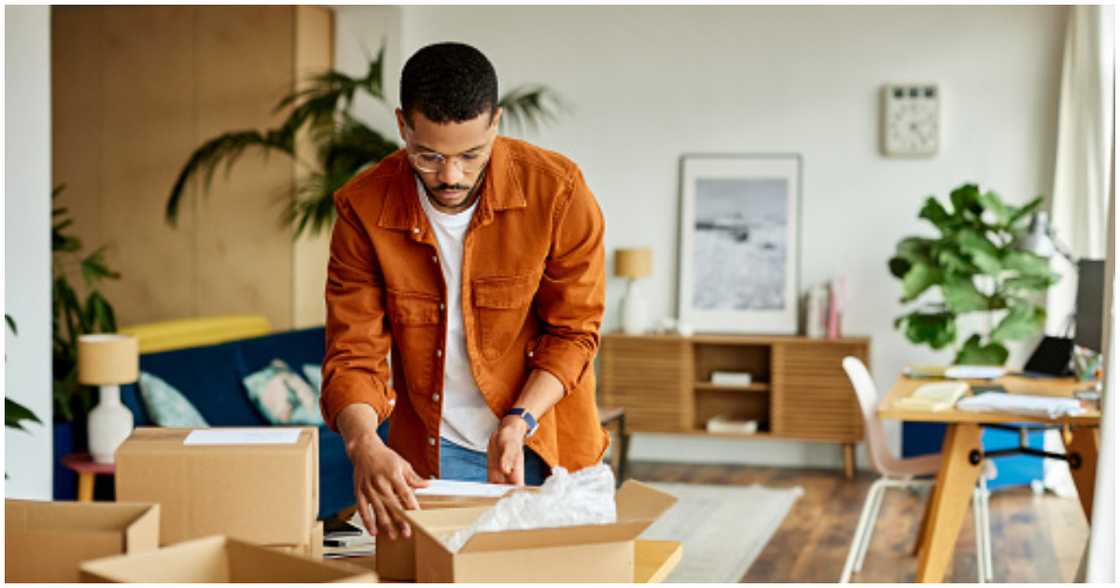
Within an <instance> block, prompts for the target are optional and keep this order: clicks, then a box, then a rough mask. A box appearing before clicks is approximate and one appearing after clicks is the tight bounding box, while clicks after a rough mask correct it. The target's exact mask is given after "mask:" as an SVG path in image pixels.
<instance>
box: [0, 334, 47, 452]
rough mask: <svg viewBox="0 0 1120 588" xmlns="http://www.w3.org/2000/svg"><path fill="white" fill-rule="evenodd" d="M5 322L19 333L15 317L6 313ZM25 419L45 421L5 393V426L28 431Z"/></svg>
mask: <svg viewBox="0 0 1120 588" xmlns="http://www.w3.org/2000/svg"><path fill="white" fill-rule="evenodd" d="M4 322H5V323H7V325H8V330H10V331H11V332H12V334H13V335H19V329H18V328H16V321H15V319H13V318H12V317H11V316H10V315H8V314H5V315H4ZM5 359H6V358H5ZM24 421H27V422H30V423H39V424H43V421H41V420H39V417H37V416H35V413H34V412H32V411H31V409H30V408H27V407H26V406H24V405H22V404H20V403H18V402H16V401H15V400H12V399H11V398H8V397H7V396H6V395H5V396H4V426H5V427H6V428H9V429H18V430H20V431H26V430H27V429H25V428H24V426H23V423H24Z"/></svg>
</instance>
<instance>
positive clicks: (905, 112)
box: [882, 84, 941, 157]
mask: <svg viewBox="0 0 1120 588" xmlns="http://www.w3.org/2000/svg"><path fill="white" fill-rule="evenodd" d="M940 110H941V109H940V92H939V91H938V89H937V86H935V85H933V84H907V85H904V84H888V85H886V86H884V87H883V121H882V125H883V153H885V154H886V155H891V156H911V157H912V156H928V155H934V154H936V153H937V148H938V144H939V140H938V136H939V134H940V127H941V121H940Z"/></svg>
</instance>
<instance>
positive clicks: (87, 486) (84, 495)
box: [78, 472, 95, 502]
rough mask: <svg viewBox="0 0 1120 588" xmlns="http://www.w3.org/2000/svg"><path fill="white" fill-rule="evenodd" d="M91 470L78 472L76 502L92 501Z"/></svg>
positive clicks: (92, 474)
mask: <svg viewBox="0 0 1120 588" xmlns="http://www.w3.org/2000/svg"><path fill="white" fill-rule="evenodd" d="M94 475H95V474H94V473H93V472H78V502H93V477H94Z"/></svg>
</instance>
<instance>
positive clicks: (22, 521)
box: [4, 499, 154, 533]
mask: <svg viewBox="0 0 1120 588" xmlns="http://www.w3.org/2000/svg"><path fill="white" fill-rule="evenodd" d="M152 506H154V505H152V504H145V503H124V502H48V501H44V500H15V499H8V500H5V501H4V514H5V521H6V523H5V524H6V527H7V529H8V530H13V529H31V528H34V529H39V530H42V529H60V530H65V531H66V532H68V533H73V532H83V531H117V532H122V531H124V529H125V528H126V527H127V526H128V525H130V524H132V523H133V522H135V521H136V520H138V519H140V518H141V517H142V516H144V515H145V514H146V513H147V512H148V510H149V509H150V508H151V507H152Z"/></svg>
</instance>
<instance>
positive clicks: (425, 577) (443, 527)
mask: <svg viewBox="0 0 1120 588" xmlns="http://www.w3.org/2000/svg"><path fill="white" fill-rule="evenodd" d="M676 501H677V499H676V497H674V496H672V495H670V494H666V493H664V492H661V491H659V490H656V489H654V488H652V487H650V486H647V485H645V484H642V483H641V482H636V481H634V480H628V481H627V482H626V483H624V484H623V485H622V487H621V488H619V490H618V492H617V493H616V494H615V505H616V508H617V513H618V519H617V522H615V523H613V524H609V525H579V526H573V527H554V528H545V529H531V530H519V531H496V532H488V533H477V534H475V535H474V536H472V537H471V538H470V540H469V541H467V543H466V545H464V546H463V548H462V549H460V550H459V552H458V553H452V552H451V551H449V550H448V549H447V547H446V545H444V543H443V541H444V539H446V538H447V537H448V536H450V535H451V533H452V532H454V531H456V530H458V529H461V528H464V527H468V526H470V525H471V524H472V523H473V522H474V521H475V520H477V519H478V517H479V516H481V515H482V513H484V512H486V510H488V509H489V508H490V507H475V508H456V509H438V510H413V511H408V512H406V513H405V516H407V517H408V519H409V521H410V522H411V523H412V529H413V535H414V537H415V544H416V580H417V581H419V582H441V583H447V582H626V583H632V582H633V581H634V540H635V539H637V538H638V536H639V535H641V534H642V532H643V531H645V530H646V528H647V527H649V526H650V525H651V524H652V523H653V522H654V521H655V520H657V518H658V517H660V516H661V514H662V513H664V512H665V511H666V510H668V509H669V507H671V506H672V505H673V504H674V503H675V502H676Z"/></svg>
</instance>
